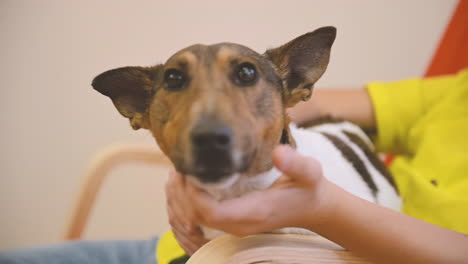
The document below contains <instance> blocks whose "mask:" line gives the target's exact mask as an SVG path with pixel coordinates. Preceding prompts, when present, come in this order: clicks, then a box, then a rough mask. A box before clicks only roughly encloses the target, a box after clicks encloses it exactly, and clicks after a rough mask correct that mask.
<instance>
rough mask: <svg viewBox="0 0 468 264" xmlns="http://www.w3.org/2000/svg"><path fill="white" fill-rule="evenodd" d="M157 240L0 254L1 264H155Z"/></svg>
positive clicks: (77, 244) (69, 244)
mask: <svg viewBox="0 0 468 264" xmlns="http://www.w3.org/2000/svg"><path fill="white" fill-rule="evenodd" d="M156 242H157V238H153V239H149V240H109V241H71V242H64V243H60V244H56V245H48V246H39V247H30V248H19V249H13V250H8V251H0V264H102V263H106V264H107V263H108V264H156V257H155V254H156V253H155V249H156Z"/></svg>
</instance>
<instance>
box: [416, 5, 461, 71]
mask: <svg viewBox="0 0 468 264" xmlns="http://www.w3.org/2000/svg"><path fill="white" fill-rule="evenodd" d="M467 66H468V0H460V1H459V2H458V5H457V7H456V9H455V12H454V13H453V16H452V19H451V20H450V22H449V24H448V25H447V28H446V29H445V33H444V35H443V37H442V39H441V41H440V43H439V46H438V48H437V50H436V52H435V54H434V56H433V57H432V61H431V64H430V65H429V67H428V69H427V71H426V74H425V77H429V76H437V75H443V74H451V73H456V72H458V71H459V70H461V69H463V68H466V67H467Z"/></svg>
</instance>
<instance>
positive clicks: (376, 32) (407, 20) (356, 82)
mask: <svg viewBox="0 0 468 264" xmlns="http://www.w3.org/2000/svg"><path fill="white" fill-rule="evenodd" d="M455 4H456V1H455V0H444V1H443V0H413V1H406V0H398V1H383V0H366V1H364V0H362V1H345V0H343V1H336V0H335V1H308V0H304V1H275V2H274V1H242V0H238V1H229V2H228V1H216V0H207V1H171V2H170V1H149V0H148V1H59V0H57V1H13V0H11V1H5V0H3V1H0V36H1V37H0V38H1V40H0V58H1V63H0V67H1V68H0V87H1V96H0V122H1V125H2V132H1V133H2V134H1V137H0V146H1V149H0V155H1V163H0V164H1V166H0V175H1V176H0V177H1V178H0V214H1V216H0V249H1V248H11V247H16V246H24V245H31V244H37V243H46V242H55V241H59V240H60V239H61V235H62V232H63V230H64V227H65V223H66V221H67V217H68V214H69V212H70V207H71V205H72V201H73V199H74V195H75V194H76V192H77V188H78V185H79V183H80V176H81V174H82V173H83V171H84V168H85V166H86V164H87V162H88V161H89V159H90V156H91V154H92V153H94V152H95V151H96V150H97V149H99V148H101V147H103V146H106V145H108V144H111V143H113V142H138V143H139V144H154V143H153V141H152V139H151V136H150V134H149V133H148V132H145V131H138V132H133V131H132V130H131V129H130V127H129V126H128V124H127V121H126V120H124V119H123V118H121V117H120V116H119V115H118V114H117V112H116V111H115V110H114V108H113V107H112V105H111V104H110V102H109V101H108V100H107V98H104V97H103V96H100V95H99V94H98V93H96V92H94V91H93V90H92V89H91V86H90V82H91V80H92V78H93V77H94V76H95V75H97V74H98V73H100V72H102V71H104V70H107V69H110V68H113V67H118V66H125V65H150V64H154V63H158V62H163V61H164V60H165V59H167V58H168V56H169V55H170V54H172V53H173V52H175V51H177V50H179V49H181V48H183V47H185V46H187V45H189V44H192V43H194V42H199V43H215V42H221V41H231V42H238V43H243V44H246V45H248V46H250V47H252V48H254V49H256V50H258V51H263V50H265V48H267V47H273V46H276V45H279V44H281V43H283V42H285V41H287V40H289V39H292V38H294V37H296V36H298V35H299V34H303V33H305V32H307V31H311V30H313V29H315V28H317V27H319V26H323V25H335V26H336V27H337V28H338V37H337V40H336V42H335V43H336V44H335V45H334V49H333V54H332V59H331V64H330V66H329V70H328V72H327V73H326V74H325V75H324V77H323V79H322V80H321V81H320V84H319V86H322V87H332V86H335V87H336V86H361V85H362V84H363V83H365V82H367V81H370V80H394V79H400V78H407V77H412V76H421V75H422V74H423V72H424V69H425V67H426V65H427V64H428V61H429V59H430V56H431V54H432V53H433V51H434V49H435V45H436V43H437V40H438V39H439V37H440V34H441V33H442V32H443V30H444V27H445V24H446V22H447V21H448V19H449V16H450V14H451V12H452V11H453V8H454V6H455ZM165 177H166V171H164V170H156V169H153V168H146V167H145V168H139V167H136V166H128V167H124V168H121V169H118V170H117V171H115V172H114V173H113V177H112V179H111V180H110V181H108V185H107V186H106V188H105V190H104V192H103V193H102V195H101V199H100V200H99V202H98V205H97V210H96V213H95V214H94V215H93V218H92V223H91V225H90V227H89V229H88V231H87V233H86V235H87V237H88V238H118V237H122V238H125V237H128V238H130V237H132V238H134V237H145V236H148V235H150V234H154V233H159V232H161V231H162V230H165V229H166V228H167V223H166V219H165V212H164V200H163V199H164V195H163V187H162V186H163V183H164V180H165Z"/></svg>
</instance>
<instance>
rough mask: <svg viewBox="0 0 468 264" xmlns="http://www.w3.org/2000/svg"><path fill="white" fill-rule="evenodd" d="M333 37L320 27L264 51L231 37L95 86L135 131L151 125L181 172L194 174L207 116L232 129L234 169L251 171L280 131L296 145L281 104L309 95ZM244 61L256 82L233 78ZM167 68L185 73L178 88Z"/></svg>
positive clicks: (259, 168) (108, 75) (105, 77)
mask: <svg viewBox="0 0 468 264" xmlns="http://www.w3.org/2000/svg"><path fill="white" fill-rule="evenodd" d="M334 38H335V29H334V28H332V27H327V28H321V29H318V30H316V31H314V32H311V33H308V34H305V35H303V36H301V37H299V38H296V39H295V40H293V41H291V42H288V43H287V44H285V45H283V46H281V47H279V48H277V49H272V50H268V51H267V52H266V54H265V55H260V54H258V53H256V52H255V51H253V50H251V49H249V48H247V47H244V46H241V45H237V44H232V43H221V44H216V45H210V46H205V45H193V46H190V47H188V48H185V49H183V50H181V51H179V52H177V53H176V54H174V55H173V56H172V57H170V58H169V59H168V61H167V62H166V63H165V64H164V65H157V66H154V67H148V68H143V67H125V68H119V69H115V70H111V71H108V72H105V73H103V74H101V75H99V76H97V77H96V78H95V79H94V81H93V87H94V88H95V89H96V90H98V91H99V92H101V93H102V94H104V95H106V96H109V97H110V98H111V99H112V101H113V102H114V105H115V106H116V108H117V109H118V110H119V112H120V113H121V114H122V115H123V116H125V117H127V118H129V120H130V123H131V125H132V127H133V128H134V129H138V128H140V127H141V128H145V129H149V130H150V131H151V133H152V134H153V136H154V137H155V139H156V141H157V142H158V144H159V146H160V148H161V150H162V151H163V152H164V153H165V154H166V155H167V156H168V157H169V158H170V159H171V160H172V162H173V163H174V165H175V167H176V169H177V170H179V171H181V172H182V173H193V170H194V167H196V166H197V164H194V157H193V155H194V154H193V153H194V151H193V148H194V147H193V143H192V142H191V133H192V132H193V130H194V127H196V126H198V125H200V124H202V125H203V122H204V120H207V119H209V120H216V121H217V122H219V123H220V124H227V125H228V127H229V128H230V129H231V130H232V152H233V153H234V152H239V153H240V159H239V160H237V161H236V162H237V163H236V164H235V166H236V170H237V171H240V170H242V171H240V172H243V173H244V174H245V175H247V176H248V175H256V174H259V173H261V172H264V171H267V170H269V169H270V168H271V167H272V161H271V152H272V150H273V148H274V147H275V146H276V145H278V144H279V143H280V140H281V137H282V134H283V131H285V134H286V135H287V137H288V141H289V143H290V144H291V145H293V146H294V145H295V143H294V141H293V139H292V138H291V136H290V133H289V128H288V124H289V122H290V120H289V118H288V116H287V115H286V108H287V107H289V106H292V105H294V104H295V103H297V102H298V101H300V100H307V99H308V98H309V97H310V94H311V89H312V85H313V84H314V83H315V82H316V81H317V80H318V79H319V78H320V76H321V75H322V74H323V72H324V71H325V69H326V66H327V64H328V60H329V54H330V48H331V45H332V43H333V41H334ZM242 63H251V64H252V65H254V66H255V69H256V71H257V76H258V79H257V80H256V82H255V83H253V84H251V85H242V84H239V83H238V81H237V79H236V75H235V74H236V67H238V66H239V65H240V64H242ZM169 69H177V70H179V71H180V72H183V73H184V74H185V76H186V82H185V85H184V86H183V88H181V89H180V91H171V90H168V89H166V88H165V86H164V85H165V83H164V74H165V72H166V71H167V70H169ZM232 155H233V156H234V154H232ZM241 163H242V164H241ZM244 167H245V168H244Z"/></svg>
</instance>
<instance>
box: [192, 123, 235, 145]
mask: <svg viewBox="0 0 468 264" xmlns="http://www.w3.org/2000/svg"><path fill="white" fill-rule="evenodd" d="M191 140H192V144H193V146H194V147H195V148H198V149H199V150H206V151H226V150H229V149H230V148H231V143H232V130H231V129H230V128H229V127H228V126H226V125H224V124H222V123H220V122H217V121H204V122H200V123H199V124H198V125H197V126H196V127H195V128H194V129H193V130H192V133H191Z"/></svg>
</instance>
